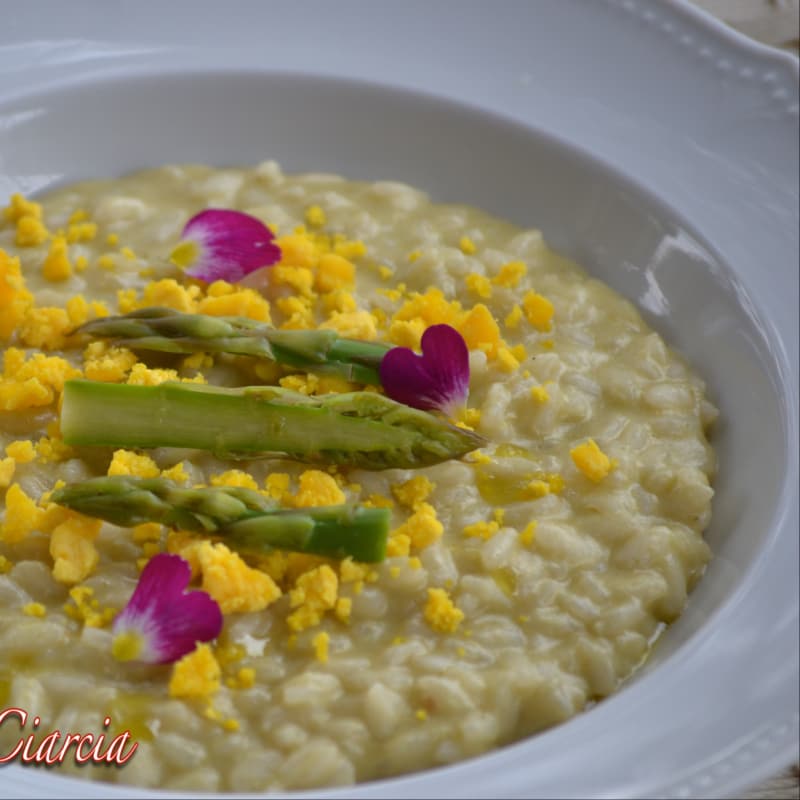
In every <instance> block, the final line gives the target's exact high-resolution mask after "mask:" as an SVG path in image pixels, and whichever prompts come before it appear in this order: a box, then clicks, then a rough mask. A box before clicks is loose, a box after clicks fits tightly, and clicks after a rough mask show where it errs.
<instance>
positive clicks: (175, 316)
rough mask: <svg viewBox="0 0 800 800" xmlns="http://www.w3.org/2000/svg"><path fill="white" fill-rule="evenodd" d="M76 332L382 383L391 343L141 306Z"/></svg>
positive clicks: (117, 341)
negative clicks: (381, 371) (252, 358)
mask: <svg viewBox="0 0 800 800" xmlns="http://www.w3.org/2000/svg"><path fill="white" fill-rule="evenodd" d="M75 333H84V334H87V335H89V336H93V337H97V338H104V339H111V340H112V341H113V342H114V344H117V345H120V346H123V347H130V348H133V349H135V350H156V351H159V352H164V353H194V352H197V351H202V352H208V353H233V354H235V355H244V356H256V357H258V358H268V359H271V360H273V361H277V362H278V363H280V364H286V365H287V366H290V367H295V368H296V369H300V370H303V371H305V372H317V373H323V374H331V375H339V376H341V377H343V378H346V379H347V380H351V381H358V382H360V383H370V384H374V385H380V375H379V372H378V369H379V367H380V363H381V359H382V358H383V356H384V355H385V354H386V353H387V352H388V351H389V349H390V346H389V345H385V344H378V343H376V342H362V341H358V340H357V339H344V338H342V337H341V336H339V334H338V333H336V331H332V330H308V331H305V330H300V331H280V330H276V329H275V328H271V327H269V326H268V325H264V324H262V323H260V322H255V321H254V320H252V319H247V318H246V317H211V316H207V315H205V314H184V313H182V312H180V311H173V310H172V309H171V308H159V307H152V308H143V309H141V310H139V311H133V312H131V313H130V314H124V315H123V316H119V317H100V318H99V319H94V320H91V321H89V322H87V323H85V324H84V325H81V326H80V327H79V328H77V330H76V331H75Z"/></svg>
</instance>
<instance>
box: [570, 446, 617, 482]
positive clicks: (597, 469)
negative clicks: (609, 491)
mask: <svg viewBox="0 0 800 800" xmlns="http://www.w3.org/2000/svg"><path fill="white" fill-rule="evenodd" d="M569 454H570V455H571V456H572V460H573V461H574V462H575V466H576V467H577V468H578V469H579V470H580V471H581V472H582V473H583V474H584V475H585V476H586V477H587V478H588V479H589V480H590V481H594V483H600V481H602V480H603V478H605V477H606V476H607V475H608V474H609V473H610V472H611V470H612V469H613V468H614V464H613V463H612V461H611V459H610V458H609V457H608V456H607V455H606V454H605V453H604V452H603V451H602V450H601V449H600V448H599V446H598V445H597V442H595V440H594V439H588V440H587V441H585V442H584V443H583V444H579V445H578V446H577V447H573V448H572V450H570V451H569Z"/></svg>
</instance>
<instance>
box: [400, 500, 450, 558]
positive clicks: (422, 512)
mask: <svg viewBox="0 0 800 800" xmlns="http://www.w3.org/2000/svg"><path fill="white" fill-rule="evenodd" d="M443 532H444V526H443V525H442V523H441V522H440V521H439V519H438V517H437V516H436V509H435V508H434V507H433V506H432V505H430V503H424V502H421V503H419V504H418V505H417V507H416V509H415V510H414V513H413V514H412V515H411V516H410V517H409V518H408V519H407V520H406V521H405V522H404V523H403V524H402V525H401V526H400V527H399V528H397V529H395V530H394V531H393V532H392V539H394V538H395V537H397V536H400V535H404V536H407V537H408V540H409V543H410V545H411V546H412V547H415V548H416V549H418V550H421V549H422V548H424V547H428V545H431V544H433V543H434V542H435V541H437V540H438V539H439V538H441V536H442V533H443ZM390 541H391V540H390Z"/></svg>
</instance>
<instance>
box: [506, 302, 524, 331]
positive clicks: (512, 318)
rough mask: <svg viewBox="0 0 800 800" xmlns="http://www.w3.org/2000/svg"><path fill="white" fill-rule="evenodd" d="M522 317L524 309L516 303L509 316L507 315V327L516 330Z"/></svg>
mask: <svg viewBox="0 0 800 800" xmlns="http://www.w3.org/2000/svg"><path fill="white" fill-rule="evenodd" d="M521 319H522V309H521V308H520V307H519V306H518V305H516V304H515V305H514V308H512V309H511V311H510V312H509V314H508V316H507V317H506V328H510V329H511V330H514V329H515V328H516V327H518V326H519V323H520V320H521Z"/></svg>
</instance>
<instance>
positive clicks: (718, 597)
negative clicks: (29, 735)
mask: <svg viewBox="0 0 800 800" xmlns="http://www.w3.org/2000/svg"><path fill="white" fill-rule="evenodd" d="M42 7H43V6H41V5H40V6H39V9H41V8H42ZM116 7H117V9H118V10H119V12H120V14H121V15H122V16H124V15H125V12H126V10H130V9H132V6H129V5H127V4H121V5H119V6H116ZM60 8H62V7H61V6H56V5H53V6H52V7H51V10H52V11H53V15H51V17H50V18H49V20H48V22H47V23H46V26H45V27H47V28H48V31H47V35H48V37H49V42H46V43H45V44H44V45H43V44H42V43H41V41H37V40H36V39H35V37H34V32H37V35H39V36H40V35H41V34H40V32H41V29H42V23H41V22H40V21H39V20H40V15H39V12H36V13H34V12H33V11H28V10H27V9H22V10H20V11H19V12H18V14H17V20H16V24H17V28H16V32H12V33H10V34H9V32H8V31H4V32H0V203H2V202H4V201H5V198H6V196H7V195H8V194H10V193H11V192H12V191H18V190H21V191H24V192H27V193H30V192H34V191H43V190H46V189H48V188H50V187H53V186H55V185H57V184H61V183H64V182H67V181H73V180H77V179H82V178H87V177H100V176H108V175H115V174H121V173H124V172H127V171H130V170H133V169H136V168H139V167H144V166H154V165H158V164H162V163H170V162H185V161H200V162H208V163H213V164H218V165H224V164H245V163H256V162H258V161H260V160H262V159H264V158H275V159H277V160H278V161H280V162H281V164H282V166H283V167H284V168H285V169H286V170H287V171H300V170H314V171H331V172H340V173H342V174H344V175H346V176H348V177H350V178H359V179H373V180H377V179H395V180H402V181H404V182H407V183H410V184H412V185H414V186H417V187H421V188H424V189H426V190H427V191H429V192H430V193H431V194H432V195H433V197H434V198H435V199H438V200H441V201H454V202H464V203H468V204H471V205H475V206H479V207H482V208H484V209H486V210H488V211H490V212H493V213H495V214H497V215H499V216H501V217H505V218H508V219H511V220H512V221H514V222H516V223H519V224H525V225H535V226H536V227H540V228H541V229H542V230H543V232H544V234H545V237H546V238H547V239H548V240H549V242H550V243H551V244H552V245H553V246H554V247H555V248H556V249H557V250H560V251H561V252H563V253H565V254H567V255H569V256H571V257H572V258H574V259H575V260H577V261H578V262H579V263H581V264H583V265H584V266H585V267H586V268H587V269H589V271H591V272H592V273H593V274H595V275H596V276H598V277H600V278H601V279H603V280H604V281H606V282H607V283H609V284H610V285H611V286H613V287H614V288H615V289H616V290H618V291H619V292H621V293H622V294H624V295H626V296H628V297H629V298H630V299H632V300H633V301H634V302H636V303H637V305H638V306H639V307H640V309H641V310H642V311H643V313H644V315H645V317H646V318H647V320H648V322H649V323H650V324H651V325H652V326H653V327H654V328H656V329H657V330H658V331H660V332H661V333H662V334H663V335H664V336H665V337H666V338H667V340H668V341H669V342H670V343H671V344H672V345H674V346H675V347H677V348H678V349H680V350H681V351H682V352H683V353H685V354H686V355H687V356H688V357H689V359H690V361H691V362H692V363H693V365H694V366H695V368H696V369H697V370H698V371H699V372H700V373H701V374H702V375H703V376H704V377H705V378H706V379H707V381H708V385H709V392H710V395H711V399H712V400H713V401H714V402H715V403H716V404H717V405H718V406H719V408H720V411H721V418H720V422H719V424H718V425H717V428H716V432H715V441H714V443H715V446H716V448H717V452H718V454H719V461H720V469H719V476H718V479H717V481H716V485H715V488H716V492H717V493H716V497H715V500H714V517H713V522H712V525H711V528H710V529H709V531H708V532H707V539H708V541H709V543H710V544H711V546H712V548H713V550H714V553H715V558H714V560H713V561H712V563H711V565H710V567H709V569H708V572H707V574H706V576H705V577H704V579H703V580H702V581H701V583H700V584H699V586H698V587H697V589H696V590H695V592H694V593H693V594H692V596H691V598H690V602H689V606H688V608H687V610H686V612H685V614H684V615H683V616H682V617H681V619H680V620H679V621H678V622H677V623H676V624H675V625H673V626H672V627H671V628H670V630H669V631H668V632H667V634H666V635H665V636H664V638H663V640H662V642H661V643H660V645H659V647H658V648H657V650H656V652H655V654H654V656H653V657H652V659H651V661H650V662H649V664H648V665H647V667H646V668H645V669H644V670H643V671H642V672H641V674H640V675H639V676H638V677H637V678H636V679H635V680H634V681H632V682H631V683H630V684H629V685H628V686H627V687H626V688H624V689H623V690H622V691H621V692H620V693H619V694H618V695H616V696H614V697H612V698H611V699H609V700H607V701H605V702H603V703H602V704H600V705H599V706H598V707H597V708H595V709H593V710H592V711H590V712H589V713H586V714H584V715H581V716H579V717H578V718H576V719H574V720H573V721H571V722H569V723H567V724H565V725H562V726H560V727H558V728H555V729H553V730H551V731H549V732H547V733H544V734H541V735H539V736H537V737H535V738H533V739H530V740H526V741H523V742H520V743H518V744H516V745H513V746H511V747H507V748H504V749H503V750H500V751H497V752H494V753H492V754H489V755H487V756H484V757H482V758H479V759H475V760H472V761H468V762H464V763H461V764H457V765H455V766H452V767H448V768H446V769H441V770H433V771H429V772H425V773H421V774H417V775H413V776H408V777H404V778H399V779H396V780H392V781H385V782H379V783H373V784H368V785H364V786H361V787H357V788H355V789H348V790H346V791H345V792H341V791H332V792H330V793H328V795H327V796H331V797H334V796H336V797H343V796H347V797H354V796H358V797H388V796H409V795H412V794H413V795H420V796H429V797H430V796H467V795H469V796H476V797H477V796H486V797H492V796H495V797H496V796H505V797H511V796H527V797H552V796H560V797H561V796H571V797H574V796H580V797H589V796H598V797H599V796H617V797H645V796H661V797H664V796H679V797H693V796H720V795H721V794H723V793H728V792H734V791H737V790H739V789H741V788H742V787H744V786H746V785H747V784H749V783H753V782H755V781H757V780H759V779H760V778H761V777H764V776H765V775H768V774H769V773H770V772H773V771H775V770H777V769H779V768H780V767H781V766H784V765H785V764H787V763H789V761H790V760H791V759H792V757H793V755H794V756H796V750H797V740H798V733H797V727H798V714H797V709H798V689H797V676H798V653H797V623H798V596H797V562H798V545H797V523H798V508H797V496H796V486H797V479H798V467H797V446H798V443H797V415H798V406H797V392H796V389H797V376H798V368H797V272H796V270H797V203H798V188H797V184H796V178H797V151H796V141H797V138H796V137H797V100H796V95H797V65H796V62H795V63H792V61H791V59H787V58H784V57H779V56H777V55H773V54H772V53H770V52H769V51H766V50H764V49H762V48H758V47H757V46H754V45H749V44H746V43H745V40H744V39H742V38H741V37H738V36H736V35H735V34H732V33H724V32H723V31H722V29H721V28H719V27H717V26H716V25H715V24H714V23H712V22H710V21H709V20H707V19H706V18H704V17H701V16H699V15H696V14H694V13H692V12H690V11H688V10H687V9H685V8H684V7H683V6H680V5H676V4H673V3H669V4H659V5H658V6H656V5H654V4H651V3H647V2H624V3H613V2H612V3H592V4H588V3H586V4H581V3H573V2H571V1H570V2H544V3H541V4H536V5H535V6H533V5H527V6H524V5H514V6H509V7H507V9H506V12H505V16H504V17H503V18H502V19H500V18H497V17H496V14H495V6H494V5H492V4H482V5H478V6H469V7H466V9H468V11H467V10H465V7H464V6H462V5H460V4H458V5H456V4H452V3H439V4H436V5H435V6H434V7H432V8H428V7H427V6H412V7H410V8H407V7H405V6H401V5H400V4H398V5H394V6H386V5H381V7H380V8H381V12H380V13H378V12H377V11H375V9H374V8H373V7H369V6H366V5H362V4H360V3H351V4H349V5H345V6H341V5H337V6H336V8H335V9H334V8H332V7H331V6H329V5H322V4H319V5H316V6H304V9H303V10H300V9H298V8H288V9H287V8H283V7H282V6H277V5H255V4H247V3H240V4H236V5H234V6H230V5H225V9H224V11H223V10H222V9H220V8H217V7H215V6H213V5H211V4H208V5H204V6H203V8H202V10H203V11H204V12H205V13H201V14H198V12H197V6H196V4H192V5H191V9H192V10H191V12H190V11H189V6H188V5H186V4H183V3H175V4H173V5H170V6H167V8H166V10H165V11H159V12H158V14H157V17H158V23H159V27H154V24H155V15H154V14H152V13H151V14H149V15H145V16H150V17H152V18H151V19H150V20H147V19H142V18H141V17H135V18H134V19H132V20H129V21H126V24H125V25H124V26H122V25H118V24H117V23H118V20H117V19H112V18H111V17H109V18H108V19H107V20H104V19H99V20H98V18H97V17H96V16H93V14H92V13H90V11H93V10H95V9H97V6H96V5H94V4H90V3H85V4H72V5H71V6H70V9H69V12H66V11H57V10H56V9H60ZM232 8H233V9H238V11H239V14H238V15H237V16H235V17H230V18H228V17H226V15H228V14H230V13H231V9H232ZM279 12H280V13H279ZM356 12H357V13H356ZM309 14H310V15H311V16H312V17H313V19H314V20H315V22H316V23H317V24H319V25H320V30H326V31H328V32H329V34H330V37H331V39H330V40H328V39H327V38H325V39H323V38H320V39H316V40H315V42H316V45H317V46H316V47H315V48H311V47H310V46H308V42H307V40H306V39H305V38H304V37H303V36H302V32H303V31H304V29H303V27H302V25H301V22H302V21H303V18H305V17H304V15H309ZM190 17H191V20H192V22H193V24H196V28H195V29H193V34H194V40H193V42H192V43H191V44H187V43H186V42H185V41H183V39H182V38H181V35H180V25H181V24H182V22H184V21H186V20H187V19H189V18H190ZM343 19H344V20H349V24H350V25H351V26H355V27H348V25H346V24H344V23H343V22H342V20H343ZM128 23H130V24H128ZM223 23H225V24H227V26H228V27H227V28H226V27H225V24H223ZM256 23H257V24H256ZM81 26H82V27H81ZM259 26H261V29H262V31H265V30H266V29H267V28H268V27H269V26H271V28H270V29H269V33H268V34H263V37H262V38H259V37H257V36H256V35H255V34H254V33H253V31H254V29H255V28H257V27H259ZM78 30H80V31H81V37H80V38H79V39H76V38H75V36H74V32H75V31H78ZM220 30H225V31H227V32H226V33H225V34H224V35H222V36H220V34H219V31H220ZM521 31H522V32H521ZM348 33H349V35H350V36H351V37H354V38H355V39H356V40H357V41H358V42H361V43H363V47H362V49H361V50H360V51H359V52H358V54H357V56H356V55H353V53H352V52H350V50H348V54H347V55H346V56H344V55H343V54H342V52H341V48H340V47H339V46H338V45H337V46H334V45H333V44H331V42H334V41H337V40H336V36H337V35H339V36H342V37H346V36H347V35H348ZM633 33H635V34H636V35H635V36H632V35H631V34H633ZM453 39H456V40H458V41H457V42H456V45H455V46H454V45H453ZM559 39H561V43H560V44H558V46H556V44H554V42H558V40H559ZM398 40H399V41H398ZM338 41H340V42H341V40H338ZM403 42H405V43H406V44H405V46H402V43H403ZM459 42H460V44H459ZM355 43H356V42H354V43H353V44H355ZM234 45H236V46H235V48H234ZM292 45H294V49H293V48H292ZM348 47H350V46H349V45H348ZM487 47H491V52H487V51H486V49H487ZM437 48H438V49H437ZM351 49H352V48H351ZM400 51H405V52H406V54H407V62H403V63H399V62H398V61H397V59H398V58H399V53H400ZM43 53H45V54H46V57H45V58H42V54H43ZM475 53H480V56H481V63H480V69H476V68H475V65H474V64H473V60H474V59H473V58H472V56H473V55H474V54H475ZM687 60H688V65H687ZM499 62H502V64H501V63H499ZM387 63H388V66H387ZM509 64H513V66H512V67H509ZM282 67H283V68H284V69H281V68H282ZM444 67H446V68H447V70H449V71H443V68H444ZM286 69H289V70H292V71H291V72H286ZM456 72H458V73H459V74H458V75H457V76H456V77H454V75H455V73H456ZM542 76H544V77H542ZM509 77H511V79H512V80H513V85H512V87H511V89H512V90H511V91H509V87H508V80H509ZM612 77H613V80H611V78H612ZM355 78H360V79H362V80H361V81H357V80H354V79H355ZM363 79H369V80H371V82H370V83H365V82H363ZM575 81H585V85H584V84H583V83H575ZM404 87H405V88H404ZM587 87H588V88H587ZM644 87H647V88H648V90H649V91H643V89H644ZM420 90H426V91H420ZM720 93H722V94H720ZM465 99H468V100H470V101H472V102H469V103H467V104H465V103H464V102H463V101H464V100H465ZM665 106H666V107H668V109H667V110H668V111H669V115H668V114H666V113H665V110H664V109H665ZM670 115H671V116H670ZM667 117H669V120H668V123H667V122H666V121H665V120H666V119H667ZM573 126H578V127H573ZM576 144H577V146H576ZM2 777H3V784H4V790H5V791H11V792H12V793H13V794H15V795H16V796H28V797H33V796H40V795H42V794H47V795H50V796H55V795H58V796H65V797H84V796H87V794H92V793H93V796H98V797H99V796H114V797H117V796H119V797H122V796H137V797H154V796H156V794H155V793H153V792H140V791H139V792H135V791H132V790H125V789H122V788H113V787H109V786H105V785H88V784H84V783H82V782H79V781H74V780H69V779H62V778H59V777H58V776H57V775H55V774H52V773H44V772H42V771H39V770H37V771H32V770H29V769H22V768H20V767H18V766H12V767H8V768H6V769H5V770H4V771H3V774H2ZM317 796H319V794H317Z"/></svg>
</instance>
